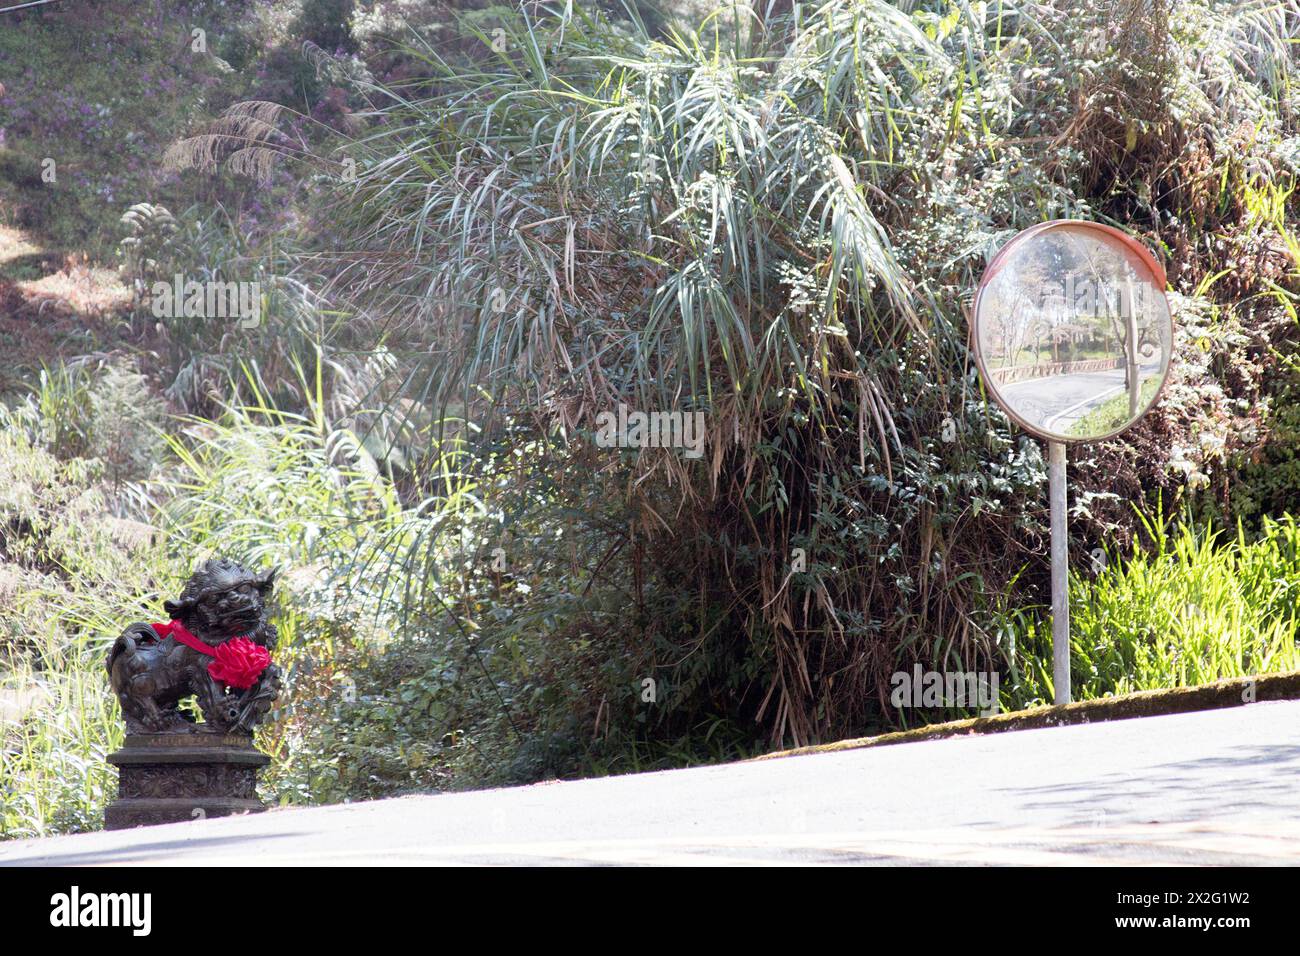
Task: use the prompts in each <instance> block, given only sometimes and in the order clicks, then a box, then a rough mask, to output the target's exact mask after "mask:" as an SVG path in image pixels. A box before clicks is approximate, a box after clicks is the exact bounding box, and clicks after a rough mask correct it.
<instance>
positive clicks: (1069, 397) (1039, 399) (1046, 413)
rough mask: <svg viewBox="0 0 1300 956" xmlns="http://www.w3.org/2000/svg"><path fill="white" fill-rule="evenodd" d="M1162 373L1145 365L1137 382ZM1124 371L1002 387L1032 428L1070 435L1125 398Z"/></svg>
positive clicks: (1156, 366) (1077, 374)
mask: <svg viewBox="0 0 1300 956" xmlns="http://www.w3.org/2000/svg"><path fill="white" fill-rule="evenodd" d="M1159 373H1160V366H1159V364H1151V365H1143V366H1142V367H1141V371H1140V372H1139V374H1138V381H1145V380H1146V379H1147V378H1148V377H1150V376H1152V375H1158V374H1159ZM1124 388H1125V386H1124V369H1122V368H1115V369H1106V370H1105V371H1102V372H1075V373H1073V374H1071V375H1047V376H1044V377H1043V378H1031V379H1026V380H1025V381H1023V382H1013V383H1012V384H1010V385H1003V386H1002V387H1001V389H1000V391H1001V392H1002V394H1003V396H1004V397H1005V398H1006V399H1007V401H1008V403H1009V404H1010V405H1011V407H1012V408H1014V409H1015V410H1016V413H1017V414H1019V415H1020V416H1021V417H1022V418H1024V419H1025V420H1026V421H1028V422H1029V423H1030V424H1032V425H1035V426H1036V427H1038V428H1041V429H1043V430H1044V431H1048V432H1051V433H1052V434H1054V435H1068V434H1070V428H1071V427H1072V426H1073V425H1074V423H1075V422H1077V421H1079V419H1081V418H1083V417H1084V416H1086V415H1087V414H1088V413H1089V412H1092V411H1094V410H1095V409H1096V408H1098V407H1099V406H1101V405H1103V404H1105V403H1106V402H1107V401H1109V400H1110V399H1112V398H1114V397H1115V396H1116V395H1122V394H1124Z"/></svg>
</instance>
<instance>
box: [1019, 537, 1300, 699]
mask: <svg viewBox="0 0 1300 956" xmlns="http://www.w3.org/2000/svg"><path fill="white" fill-rule="evenodd" d="M1143 526H1144V529H1145V531H1146V532H1147V534H1148V535H1149V536H1150V537H1151V540H1152V546H1151V547H1150V548H1148V549H1140V548H1135V549H1134V550H1133V552H1132V553H1131V554H1129V555H1127V556H1121V555H1118V554H1112V555H1110V556H1109V559H1108V561H1107V562H1106V565H1105V567H1104V568H1103V569H1102V570H1101V571H1100V573H1099V574H1097V575H1095V576H1093V575H1092V574H1090V573H1088V572H1083V573H1080V574H1076V575H1074V576H1072V578H1071V582H1070V629H1071V637H1070V651H1071V653H1070V672H1071V682H1072V690H1073V694H1074V697H1075V699H1076V700H1089V699H1092V698H1095V697H1104V696H1107V695H1110V694H1125V693H1129V692H1131V691H1138V690H1156V689H1160V688H1166V687H1192V686H1196V685H1199V684H1205V683H1209V682H1210V681H1214V680H1218V679H1220V678H1224V677H1247V676H1250V675H1251V674H1268V673H1278V672H1286V671H1294V670H1298V669H1300V602H1297V588H1300V525H1298V524H1297V522H1296V520H1295V518H1293V517H1291V516H1290V515H1288V516H1286V517H1284V518H1282V519H1280V520H1275V519H1272V518H1265V519H1264V522H1263V529H1262V531H1261V533H1260V535H1259V536H1258V537H1257V538H1254V539H1252V538H1249V537H1247V536H1246V534H1245V532H1244V531H1242V530H1239V531H1238V533H1237V535H1236V536H1235V538H1232V539H1228V540H1224V539H1223V536H1222V535H1221V534H1220V533H1218V532H1215V531H1214V530H1212V529H1210V528H1208V527H1204V526H1200V527H1198V526H1196V525H1192V524H1185V523H1178V524H1176V525H1174V526H1173V527H1166V525H1165V524H1164V523H1163V519H1162V518H1160V517H1155V518H1146V519H1144V521H1143ZM1002 623H1003V634H1004V637H1006V638H1008V641H1007V646H1008V648H1010V649H1011V652H1010V653H1009V654H1008V661H1007V663H1008V666H1009V668H1010V670H1011V673H1012V675H1013V680H1011V681H1008V682H1006V684H1004V686H1003V703H1004V705H1005V706H1006V707H1008V708H1010V709H1017V708H1020V707H1026V706H1032V705H1035V704H1042V703H1050V702H1051V700H1052V684H1051V681H1052V675H1051V656H1052V654H1051V623H1050V620H1048V621H1044V620H1043V619H1041V618H1038V617H1037V615H1035V614H1032V613H1019V614H1008V615H1007V616H1006V617H1004V618H1003V622H1002Z"/></svg>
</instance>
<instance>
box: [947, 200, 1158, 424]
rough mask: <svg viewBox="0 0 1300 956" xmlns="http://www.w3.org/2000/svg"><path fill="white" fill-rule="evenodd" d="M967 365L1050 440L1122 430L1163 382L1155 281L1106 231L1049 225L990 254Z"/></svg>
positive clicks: (1141, 255)
mask: <svg viewBox="0 0 1300 956" xmlns="http://www.w3.org/2000/svg"><path fill="white" fill-rule="evenodd" d="M973 318H974V340H975V342H974V344H975V357H976V361H977V362H978V363H979V366H980V371H981V373H982V374H983V377H984V381H985V383H986V385H987V387H988V388H989V390H990V391H991V392H992V393H993V398H994V399H995V400H996V401H997V402H998V404H999V405H1001V406H1002V407H1003V409H1005V410H1006V412H1007V414H1008V415H1010V416H1011V418H1012V419H1014V420H1015V421H1016V423H1017V424H1019V425H1020V426H1021V427H1023V428H1024V429H1025V430H1027V431H1029V432H1031V433H1032V434H1034V435H1037V436H1039V437H1040V438H1045V439H1047V440H1049V441H1060V442H1073V441H1095V440H1098V439H1103V438H1110V437H1112V436H1114V435H1117V434H1119V433H1120V432H1122V431H1124V430H1125V429H1126V428H1128V427H1129V426H1131V425H1132V424H1133V423H1134V422H1136V421H1137V420H1138V419H1139V418H1141V417H1142V415H1143V414H1145V412H1146V411H1147V410H1148V409H1149V408H1151V406H1152V405H1154V404H1155V402H1156V400H1157V398H1158V397H1159V393H1160V390H1161V389H1162V388H1163V386H1164V383H1165V379H1166V378H1167V377H1168V375H1169V360H1170V356H1171V354H1172V351H1173V323H1172V320H1171V318H1170V312H1169V301H1168V299H1166V298H1165V273H1164V269H1163V268H1162V267H1161V265H1160V263H1159V262H1158V261H1157V260H1156V259H1155V257H1154V256H1152V255H1151V253H1150V252H1149V251H1148V250H1147V249H1146V248H1145V247H1143V246H1142V245H1141V244H1139V243H1138V242H1136V241H1134V240H1133V239H1131V238H1130V237H1129V236H1127V235H1125V234H1124V233H1122V232H1120V231H1119V230H1118V229H1114V228H1112V227H1110V226H1105V225H1101V224H1099V223H1092V222H1082V221H1076V220H1057V221H1054V222H1046V223H1042V224H1041V225H1038V226H1034V227H1031V228H1029V229H1026V230H1025V231H1023V232H1021V233H1020V234H1018V235H1017V236H1015V238H1013V239H1012V240H1011V241H1010V242H1009V243H1007V245H1005V246H1003V247H1002V249H1001V250H1000V251H999V252H998V253H997V255H996V256H994V258H993V261H992V262H990V263H989V267H988V269H987V270H986V271H985V273H984V278H983V280H982V281H981V282H980V286H979V289H978V291H977V292H976V295H975V309H974V316H973Z"/></svg>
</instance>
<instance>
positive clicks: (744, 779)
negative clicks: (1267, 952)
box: [0, 702, 1300, 865]
mask: <svg viewBox="0 0 1300 956" xmlns="http://www.w3.org/2000/svg"><path fill="white" fill-rule="evenodd" d="M1298 774H1300V702H1278V703H1256V704H1250V705H1247V706H1244V707H1238V708H1233V709H1230V710H1219V711H1204V712H1200V713H1193V714H1179V715H1173V716H1168V717H1151V718H1145V719H1141V720H1127V721H1117V722H1113V723H1106V724H1091V725H1085V726H1078V727H1061V728H1052V729H1046V730H1027V731H1018V732H1012V733H1003V734H995V735H990V736H987V737H962V738H952V739H948V740H934V741H923V742H917V743H909V744H899V745H895V746H888V747H876V748H870V749H865V750H852V751H841V752H838V753H827V754H813V755H808V756H802V757H790V758H784V759H779V760H765V761H756V762H750V763H743V764H731V765H726V766H717V767H703V768H697V769H692V770H674V771H666V772H662V773H650V774H639V775H635V776H625V777H611V778H605V779H601V780H583V781H576V782H572V783H551V784H541V785H537V786H532V787H520V788H517V789H509V790H491V791H481V792H477V793H463V794H447V795H441V796H420V797H405V798H402V799H395V800H384V801H375V802H372V803H360V804H351V805H347V806H337V807H323V808H319V809H310V810H275V811H272V812H270V813H265V814H260V815H256V816H249V817H241V818H228V819H224V820H207V821H197V822H193V823H179V824H173V825H170V826H164V827H150V828H146V829H141V830H133V831H118V832H115V833H92V834H83V835H79V836H71V837H59V838H55V839H48V840H34V841H25V842H16V843H0V865H2V864H33V863H45V864H91V865H104V864H129V863H146V864H147V863H169V864H203V865H221V864H249V863H251V864H259V863H263V864H275V863H279V864H339V863H371V864H424V863H449V864H484V863H560V864H598V863H640V864H710V863H723V864H739V865H745V864H753V865H770V864H781V863H793V862H804V863H829V864H837V863H871V864H884V865H898V864H916V863H967V864H989V863H1008V864H1016V863H1034V864H1037V863H1049V864H1050V863H1066V864H1076V865H1077V864H1100V865H1105V864H1110V863H1128V864H1132V863H1139V864H1141V863H1246V864H1250V863H1273V864H1276V863H1290V864H1297V865H1300V776H1298Z"/></svg>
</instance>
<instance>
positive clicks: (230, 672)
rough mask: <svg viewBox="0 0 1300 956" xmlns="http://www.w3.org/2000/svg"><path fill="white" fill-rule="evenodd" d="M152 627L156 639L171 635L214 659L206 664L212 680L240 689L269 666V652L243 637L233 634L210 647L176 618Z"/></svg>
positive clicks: (251, 683)
mask: <svg viewBox="0 0 1300 956" xmlns="http://www.w3.org/2000/svg"><path fill="white" fill-rule="evenodd" d="M153 629H154V630H155V631H156V632H157V633H158V636H159V637H160V638H167V637H170V638H174V639H175V640H177V641H180V642H181V643H182V644H184V645H186V646H188V647H192V648H194V650H196V651H198V652H199V653H200V654H206V655H207V656H208V657H213V658H216V660H214V661H213V662H212V663H211V664H209V665H208V673H209V674H211V675H212V679H213V680H217V681H220V682H221V683H223V684H228V685H229V686H231V687H237V688H238V689H240V690H247V689H248V688H250V687H252V686H253V685H254V684H256V683H257V679H258V678H259V677H261V676H262V672H263V671H265V670H266V669H267V668H268V667H270V666H271V654H270V652H269V651H267V649H266V648H265V647H263V646H262V645H261V644H257V643H254V642H253V641H251V640H249V639H248V638H247V637H234V638H231V639H230V640H228V641H224V642H223V643H221V644H218V645H217V646H216V647H213V646H212V645H211V644H205V643H204V642H203V641H201V640H199V639H198V638H197V637H195V636H194V635H193V634H191V633H190V632H189V629H188V628H186V627H185V625H184V624H182V623H181V622H180V621H168V622H167V623H166V624H155V625H153Z"/></svg>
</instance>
